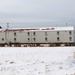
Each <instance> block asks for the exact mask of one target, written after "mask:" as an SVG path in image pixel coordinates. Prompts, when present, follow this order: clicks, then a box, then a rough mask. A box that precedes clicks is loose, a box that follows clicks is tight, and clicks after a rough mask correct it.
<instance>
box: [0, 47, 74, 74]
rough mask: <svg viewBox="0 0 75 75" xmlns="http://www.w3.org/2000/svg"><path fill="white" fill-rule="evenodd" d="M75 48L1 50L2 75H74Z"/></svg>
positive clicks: (0, 68)
mask: <svg viewBox="0 0 75 75" xmlns="http://www.w3.org/2000/svg"><path fill="white" fill-rule="evenodd" d="M74 52H75V47H13V48H12V47H4V48H2V47H1V48H0V75H74V74H75V58H74V57H75V56H74Z"/></svg>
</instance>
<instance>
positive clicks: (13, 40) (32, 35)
mask: <svg viewBox="0 0 75 75" xmlns="http://www.w3.org/2000/svg"><path fill="white" fill-rule="evenodd" d="M6 44H10V45H11V46H12V45H14V46H21V45H24V46H27V45H29V46H41V45H47V46H60V45H61V46H62V45H63V46H64V45H74V44H75V27H44V28H12V29H0V46H4V45H6Z"/></svg>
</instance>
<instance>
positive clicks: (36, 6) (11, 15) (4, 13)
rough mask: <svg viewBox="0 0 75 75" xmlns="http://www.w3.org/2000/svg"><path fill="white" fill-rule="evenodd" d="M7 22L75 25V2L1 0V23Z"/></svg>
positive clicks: (66, 0) (71, 0) (58, 0)
mask: <svg viewBox="0 0 75 75" xmlns="http://www.w3.org/2000/svg"><path fill="white" fill-rule="evenodd" d="M7 22H9V23H10V24H11V23H30V24H31V23H35V25H37V24H36V23H42V24H43V23H48V24H49V23H59V22H60V23H65V24H66V22H67V23H73V24H75V0H0V23H1V24H2V23H7ZM38 25H39V24H38ZM15 26H17V24H16V25H15ZM19 26H20V25H19Z"/></svg>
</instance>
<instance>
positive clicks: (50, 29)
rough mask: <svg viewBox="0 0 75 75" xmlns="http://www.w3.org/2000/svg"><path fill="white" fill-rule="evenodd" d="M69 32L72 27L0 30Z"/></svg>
mask: <svg viewBox="0 0 75 75" xmlns="http://www.w3.org/2000/svg"><path fill="white" fill-rule="evenodd" d="M39 30H40V31H63V30H65V31H69V30H74V27H42V28H11V29H0V32H2V31H3V32H5V31H39Z"/></svg>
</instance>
